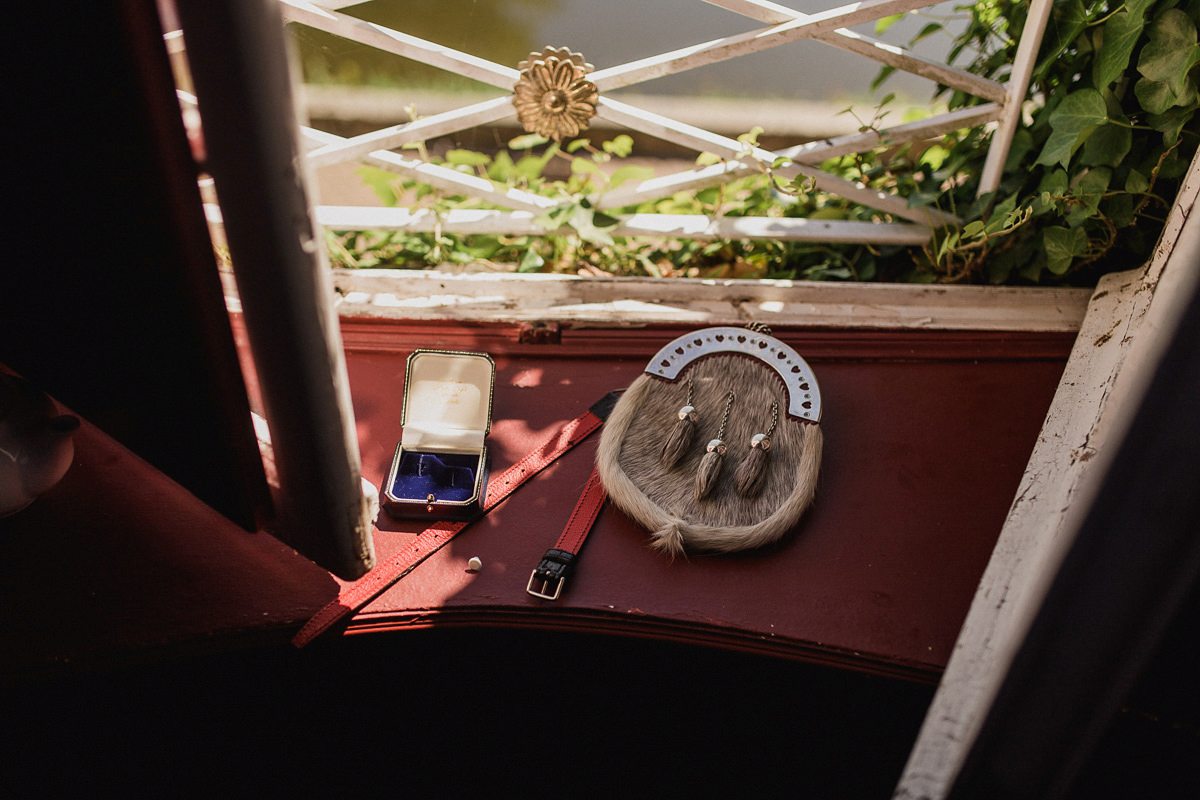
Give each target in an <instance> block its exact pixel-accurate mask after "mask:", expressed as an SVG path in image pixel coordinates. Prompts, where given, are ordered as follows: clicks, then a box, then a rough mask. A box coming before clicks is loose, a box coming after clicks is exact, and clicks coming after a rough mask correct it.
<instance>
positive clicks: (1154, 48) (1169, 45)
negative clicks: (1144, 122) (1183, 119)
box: [1134, 8, 1200, 114]
mask: <svg viewBox="0 0 1200 800" xmlns="http://www.w3.org/2000/svg"><path fill="white" fill-rule="evenodd" d="M1149 35H1150V41H1148V42H1147V43H1146V46H1145V47H1144V48H1143V49H1142V55H1141V58H1140V59H1138V67H1137V69H1138V72H1139V73H1141V75H1142V79H1141V80H1139V81H1138V82H1137V85H1136V86H1135V87H1134V93H1135V94H1136V95H1137V99H1138V102H1140V103H1141V104H1142V108H1144V109H1146V110H1147V111H1149V112H1150V113H1151V114H1163V113H1165V112H1166V111H1167V110H1168V109H1170V108H1172V107H1173V106H1190V105H1193V104H1195V102H1196V84H1195V82H1194V81H1193V80H1192V79H1191V76H1190V74H1189V73H1190V71H1191V68H1192V67H1194V66H1195V65H1196V64H1197V63H1200V44H1197V43H1196V26H1195V24H1193V23H1192V20H1191V19H1190V18H1189V17H1188V15H1187V14H1185V13H1184V12H1183V11H1181V10H1179V9H1178V8H1172V9H1169V10H1167V11H1164V12H1163V13H1162V14H1161V15H1160V16H1159V17H1158V18H1157V19H1155V20H1154V22H1153V23H1152V24H1151V26H1150V30H1149Z"/></svg>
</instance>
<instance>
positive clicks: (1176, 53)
mask: <svg viewBox="0 0 1200 800" xmlns="http://www.w3.org/2000/svg"><path fill="white" fill-rule="evenodd" d="M1027 11H1028V3H1025V2H1017V1H1016V0H985V1H984V2H980V3H976V4H975V5H974V6H973V7H972V22H971V24H970V25H969V26H968V28H967V30H966V31H965V32H964V34H963V36H962V37H961V38H960V43H963V42H969V43H970V46H971V47H972V48H973V49H975V50H976V51H977V52H978V55H977V56H976V57H975V58H974V60H973V61H972V63H971V64H970V65H969V66H968V67H967V68H968V69H970V70H971V71H973V72H977V73H979V74H982V75H984V76H987V77H991V78H994V79H998V80H1002V79H1004V78H1006V77H1007V72H1008V69H1009V67H1008V65H1009V64H1010V63H1011V61H1012V59H1013V58H1014V57H1015V54H1016V47H1017V44H1016V42H1015V41H1014V37H1015V36H1016V35H1017V34H1018V33H1019V32H1020V30H1021V26H1023V25H1024V23H1025V14H1026V12H1027ZM1198 20H1200V0H1128V1H1127V2H1124V3H1121V2H1116V1H1115V0H1100V1H1097V0H1092V1H1090V2H1089V0H1058V1H1057V2H1055V4H1054V8H1053V11H1052V15H1051V19H1050V23H1049V25H1048V27H1047V30H1046V35H1045V38H1044V40H1043V43H1042V48H1041V52H1040V53H1039V54H1038V60H1037V64H1036V67H1035V69H1034V73H1033V82H1032V86H1031V90H1030V98H1031V100H1030V102H1029V103H1028V104H1027V106H1026V114H1027V117H1028V119H1029V123H1028V124H1027V125H1025V126H1023V127H1022V128H1021V129H1020V130H1019V131H1018V133H1017V137H1016V141H1014V143H1013V149H1012V153H1011V154H1010V157H1009V159H1008V163H1007V164H1006V165H1005V169H1004V173H1003V176H1002V180H1001V184H1000V188H999V189H998V190H997V191H996V192H995V194H994V196H989V197H984V198H982V199H981V200H982V202H979V201H976V200H975V199H974V195H975V192H976V191H977V186H978V183H977V178H978V175H979V171H980V169H981V165H982V163H983V157H984V154H983V150H982V148H980V149H979V150H978V152H976V153H967V152H966V151H963V152H964V155H967V156H968V158H967V160H966V161H965V162H964V163H963V164H962V165H961V168H960V169H958V170H957V171H956V172H955V174H953V175H949V174H945V173H943V174H942V176H941V177H942V178H943V179H945V180H948V181H949V185H950V186H951V187H952V188H950V189H949V191H948V192H947V193H946V195H943V198H942V202H943V203H951V204H953V205H956V206H957V207H958V208H959V209H960V214H962V211H961V209H966V211H967V213H966V214H963V216H964V217H965V218H966V219H967V220H968V223H967V225H966V226H965V227H964V229H963V230H962V231H961V234H960V236H959V239H958V241H957V242H956V243H955V244H954V245H953V246H951V247H947V248H944V249H934V248H926V249H925V250H924V252H923V253H922V254H921V257H919V258H918V259H917V261H918V264H919V265H920V269H921V270H927V271H928V272H930V273H931V274H932V275H934V276H935V277H936V279H938V280H971V281H987V282H992V283H1027V282H1030V283H1061V282H1074V283H1085V282H1092V281H1094V280H1095V278H1096V277H1097V276H1098V275H1099V274H1101V273H1103V272H1106V271H1111V270H1119V269H1130V268H1133V267H1136V266H1139V265H1140V264H1142V263H1144V261H1145V260H1146V259H1147V258H1149V256H1150V254H1151V249H1152V248H1153V246H1154V243H1155V241H1156V240H1157V237H1158V234H1159V232H1160V231H1161V228H1162V223H1163V221H1164V218H1165V216H1166V213H1167V211H1168V209H1169V207H1170V204H1171V201H1172V200H1173V198H1174V196H1175V193H1176V191H1177V190H1178V185H1179V181H1180V180H1181V178H1182V176H1183V175H1184V173H1185V172H1186V170H1187V167H1188V164H1189V163H1190V161H1191V159H1192V156H1193V154H1194V153H1195V152H1196V146H1197V141H1198V139H1200V134H1198V125H1197V109H1198V108H1200V101H1198V97H1197V79H1198V77H1200V76H1198V74H1197V73H1198V70H1197V64H1200V44H1198V43H1197V32H1196V28H1197V21H1198ZM964 49H966V48H964ZM943 96H944V97H945V98H946V99H947V100H948V105H949V107H950V108H952V109H953V108H958V107H963V106H965V105H970V104H973V103H975V102H977V101H975V100H974V99H972V98H967V97H965V96H963V95H961V94H960V93H957V92H949V91H947V92H944V93H943ZM979 144H980V145H983V144H986V141H985V140H981V141H980V142H979ZM959 149H961V148H959ZM998 213H1003V214H1004V216H1005V219H1006V220H1011V219H1013V218H1014V217H1013V215H1014V213H1019V214H1020V215H1021V219H1022V220H1023V221H1022V222H1021V223H1020V224H1016V225H1009V226H1007V227H1005V228H1002V229H1001V234H1000V235H994V234H992V233H989V232H986V231H985V232H983V233H980V232H979V230H980V229H979V228H977V227H974V226H973V224H972V223H974V222H976V221H981V222H984V223H985V224H986V225H990V224H991V221H992V220H993V219H994V218H995V216H996V215H997V214H998Z"/></svg>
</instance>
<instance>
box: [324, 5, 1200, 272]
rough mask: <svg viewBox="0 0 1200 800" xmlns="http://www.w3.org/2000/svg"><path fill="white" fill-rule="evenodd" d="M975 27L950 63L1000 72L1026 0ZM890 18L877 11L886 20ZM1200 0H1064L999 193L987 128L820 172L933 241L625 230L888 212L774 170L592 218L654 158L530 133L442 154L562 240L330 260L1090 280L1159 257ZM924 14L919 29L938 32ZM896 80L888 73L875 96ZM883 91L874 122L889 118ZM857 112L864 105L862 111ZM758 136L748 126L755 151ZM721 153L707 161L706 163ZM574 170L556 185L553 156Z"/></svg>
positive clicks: (389, 237)
mask: <svg viewBox="0 0 1200 800" xmlns="http://www.w3.org/2000/svg"><path fill="white" fill-rule="evenodd" d="M960 10H964V11H966V12H968V14H969V22H968V23H967V25H966V27H965V28H964V29H962V30H961V32H960V33H958V34H956V35H955V40H954V43H953V47H952V49H951V52H950V58H951V61H952V63H958V62H959V61H962V62H963V63H962V64H961V66H963V67H964V68H966V69H969V70H971V71H973V72H976V73H978V74H981V75H984V76H986V77H989V78H993V79H996V80H1005V79H1007V77H1008V72H1009V70H1010V69H1011V65H1012V63H1013V59H1014V57H1015V54H1016V48H1017V38H1018V36H1019V34H1020V31H1021V29H1022V27H1023V25H1024V24H1025V17H1026V14H1027V12H1028V10H1029V3H1028V2H1027V0H981V1H980V2H976V3H973V4H970V5H967V6H963V7H961V8H960ZM891 21H892V20H882V21H881V22H880V25H879V27H880V28H884V27H886V26H887V25H888V24H890V22H891ZM1198 25H1200V0H1126V1H1125V2H1117V1H1116V0H1091V1H1089V0H1057V2H1055V4H1054V7H1053V11H1052V16H1051V19H1050V23H1049V26H1048V28H1047V32H1046V35H1045V38H1044V40H1043V43H1042V48H1041V52H1040V53H1039V57H1038V61H1037V64H1036V67H1035V69H1034V72H1033V78H1032V85H1031V89H1030V95H1029V100H1028V102H1027V103H1026V106H1025V116H1026V120H1025V121H1026V124H1024V125H1022V126H1021V127H1020V128H1019V129H1018V132H1017V134H1016V137H1015V139H1014V142H1013V146H1012V149H1011V151H1010V154H1009V157H1008V160H1007V163H1006V164H1005V167H1004V171H1003V176H1002V179H1001V182H1000V186H999V188H998V189H997V190H996V191H995V192H992V193H989V194H986V195H984V196H982V197H980V196H977V195H978V185H979V183H978V182H979V176H980V173H981V171H982V167H983V163H984V160H985V158H986V154H987V146H988V144H989V137H990V135H991V134H990V132H989V131H987V130H982V129H971V130H963V131H957V132H953V133H951V134H948V135H946V136H945V137H943V138H942V139H941V140H939V141H938V142H935V143H928V142H926V143H922V144H920V145H913V146H909V147H906V148H901V149H899V150H897V149H896V148H881V149H880V150H878V151H876V152H868V153H860V154H853V155H849V156H844V157H841V158H839V159H835V160H833V161H830V162H828V163H826V164H824V165H822V166H823V168H824V169H826V170H828V171H830V172H833V173H835V174H838V175H841V176H842V177H845V178H848V179H850V180H854V181H857V182H860V183H864V184H866V185H868V186H872V187H877V188H880V189H883V190H886V191H889V192H898V193H900V194H903V195H904V196H907V197H909V198H910V199H911V202H913V203H914V204H924V205H931V206H935V207H938V208H941V209H943V210H946V211H950V212H952V213H954V214H956V215H958V216H959V217H960V218H962V219H963V220H964V224H963V225H962V226H961V227H957V228H946V229H943V230H939V231H937V232H936V233H935V236H934V237H933V239H932V241H931V242H930V243H929V244H928V245H926V246H924V247H901V246H891V247H879V246H867V245H844V244H842V245H835V244H821V245H814V244H812V243H795V242H773V241H715V242H711V241H707V242H698V241H689V240H649V239H646V240H637V241H634V240H624V239H620V238H616V237H613V236H612V235H611V231H612V229H613V228H614V227H615V225H616V222H617V219H616V217H617V216H620V215H621V214H623V213H632V212H636V211H657V212H666V213H690V214H697V213H699V214H709V215H713V216H716V215H725V216H738V215H766V216H772V215H773V216H793V217H807V218H827V219H829V218H833V219H863V220H871V219H879V218H880V215H879V212H877V211H874V210H872V209H867V208H863V207H860V206H856V205H855V204H853V203H849V202H847V201H845V200H842V199H840V198H836V197H830V196H828V195H824V194H823V193H820V192H816V191H814V190H813V189H812V187H811V186H810V185H808V184H807V182H806V181H804V180H803V179H800V180H797V181H794V182H790V183H789V182H785V181H781V180H779V179H777V178H776V177H775V176H773V175H772V174H771V170H770V168H769V167H766V168H764V170H763V173H762V174H759V175H754V176H750V177H747V178H742V179H740V180H738V181H735V182H733V183H731V184H727V185H726V186H723V187H719V188H712V189H705V190H703V191H700V192H694V193H680V194H677V195H675V196H672V197H670V198H665V199H662V200H656V201H653V202H649V203H644V204H642V205H639V206H635V207H630V208H626V209H619V210H616V211H612V212H609V213H604V212H600V211H598V210H596V209H595V208H594V207H593V205H592V202H593V201H592V198H594V197H595V196H596V195H597V194H598V193H602V192H603V191H606V190H608V189H611V188H615V186H616V185H619V184H620V183H622V182H624V181H626V180H632V179H640V178H642V177H644V175H643V174H642V168H637V167H621V168H617V169H615V170H614V169H612V166H611V165H610V164H608V163H607V162H609V161H610V159H612V158H614V157H617V158H620V157H624V156H627V155H629V153H630V149H631V147H632V140H631V139H629V137H627V136H618V137H616V138H614V139H613V140H612V141H610V142H603V143H600V144H599V145H597V146H593V144H592V142H590V141H589V140H586V139H580V140H577V141H574V142H569V143H565V144H563V145H561V146H560V145H559V144H557V143H549V142H546V141H545V140H543V139H540V138H538V137H528V136H524V137H518V139H515V140H513V141H512V142H510V143H509V147H508V148H507V149H502V150H500V151H499V152H498V153H495V154H485V153H477V152H473V151H465V150H453V151H450V152H449V153H446V154H445V155H444V157H442V158H441V159H440V160H441V161H442V163H446V164H449V165H451V166H453V167H455V168H457V169H462V170H467V171H474V172H476V173H478V174H480V175H483V176H486V177H487V178H489V179H491V180H493V181H495V182H496V183H498V184H500V185H507V186H518V187H521V188H524V189H527V190H531V191H537V192H540V193H542V194H545V195H547V196H551V197H555V198H556V199H558V200H559V201H560V205H559V206H558V207H557V208H556V209H555V210H554V211H552V212H550V213H549V214H548V215H547V216H546V218H545V219H544V220H542V221H543V223H545V224H548V225H550V226H551V227H554V226H561V227H562V229H564V230H568V231H573V234H572V235H569V236H549V237H535V236H455V235H450V234H446V233H444V232H440V231H437V232H434V233H432V234H413V233H405V232H371V231H367V232H352V233H334V234H330V243H331V251H332V253H333V257H334V262H335V264H339V265H346V266H434V265H438V264H443V263H446V262H473V261H475V262H477V261H486V262H488V263H490V264H492V265H496V266H497V267H499V268H504V267H505V266H507V268H510V269H516V270H519V271H558V272H585V273H612V274H622V275H650V276H654V277H673V276H700V277H747V278H752V277H775V278H804V279H833V280H837V279H852V280H891V281H897V280H899V281H917V282H973V283H993V284H1048V283H1089V282H1093V281H1094V280H1095V278H1096V277H1097V276H1098V275H1099V274H1101V273H1103V272H1107V271H1112V270H1119V269H1129V268H1133V267H1136V266H1139V265H1140V264H1142V263H1144V262H1145V260H1146V259H1147V258H1148V257H1149V255H1150V252H1151V250H1152V248H1153V246H1154V244H1155V241H1156V239H1157V237H1158V235H1159V232H1160V231H1161V229H1162V225H1163V222H1164V221H1165V217H1166V214H1167V211H1168V210H1169V208H1170V205H1171V202H1172V200H1173V198H1174V196H1175V193H1176V192H1177V190H1178V187H1179V184H1180V182H1181V180H1182V178H1183V176H1184V175H1185V173H1186V171H1187V169H1188V166H1189V164H1190V162H1191V159H1192V157H1193V155H1194V154H1195V152H1196V149H1197V144H1198V141H1200V130H1198V129H1200V125H1198V122H1200V117H1198V115H1197V111H1198V109H1200V93H1198V91H1197V81H1198V77H1200V75H1198V73H1200V66H1198V65H1200V42H1198V39H1197V27H1198ZM944 32H945V31H944V28H943V23H942V22H941V21H938V20H931V21H930V22H929V23H928V24H927V25H926V26H925V27H924V28H923V29H922V30H921V32H920V33H919V34H918V38H923V37H926V36H931V35H936V34H939V33H944ZM888 75H889V71H888V70H886V69H885V70H884V71H883V72H881V74H880V76H879V78H878V79H877V81H876V88H878V87H879V86H880V85H883V84H884V83H885V82H886V79H887V77H888ZM935 101H937V102H940V103H941V104H943V105H944V106H945V107H947V108H949V109H951V110H953V109H957V108H963V107H966V106H969V105H972V104H976V103H978V102H980V101H979V100H978V99H977V98H974V97H971V96H968V95H965V94H962V93H960V92H957V91H951V90H949V89H945V88H942V89H940V90H939V91H938V92H937V93H936V97H935ZM890 102H891V96H890V95H888V96H885V97H884V99H883V101H882V102H881V103H880V104H879V106H878V107H877V108H876V109H875V110H874V113H873V114H872V115H864V114H857V113H856V118H857V119H858V120H859V123H860V126H861V127H862V128H863V129H869V128H881V127H884V123H885V122H887V123H888V124H890V123H891V120H888V119H885V118H886V117H888V115H889V114H890V113H891V111H890V110H889V108H888V106H889V103H890ZM852 113H853V112H852ZM759 132H760V131H759V130H758V129H756V130H755V131H751V132H749V133H747V134H746V135H744V136H743V137H741V138H742V140H743V141H744V142H746V143H747V145H748V146H749V145H750V144H752V143H753V142H754V137H755V136H756V135H757V133H759ZM713 158H715V157H714V156H710V155H708V154H703V155H702V156H701V157H700V159H699V162H700V163H706V162H707V161H711V160H712V159H713ZM556 164H559V165H561V166H563V170H560V173H561V172H563V171H564V170H565V174H566V177H558V178H552V177H550V175H551V174H552V173H553V169H552V168H553V167H554V165H556ZM363 175H364V178H365V179H366V180H367V182H368V183H369V184H370V185H372V187H373V188H375V189H376V191H377V192H378V193H379V194H380V196H381V197H382V198H383V199H384V200H385V201H386V202H389V203H397V202H406V203H412V202H416V203H418V204H424V205H425V206H426V207H429V208H432V209H434V210H438V209H449V208H468V207H477V206H478V205H479V203H478V201H475V200H472V199H470V198H467V197H462V196H444V195H441V194H439V193H438V192H436V191H435V190H433V189H432V188H430V187H428V186H424V185H422V184H419V183H417V182H415V181H411V180H401V179H399V178H397V177H396V176H395V175H392V174H390V173H386V172H383V171H380V170H371V169H366V170H364V172H363Z"/></svg>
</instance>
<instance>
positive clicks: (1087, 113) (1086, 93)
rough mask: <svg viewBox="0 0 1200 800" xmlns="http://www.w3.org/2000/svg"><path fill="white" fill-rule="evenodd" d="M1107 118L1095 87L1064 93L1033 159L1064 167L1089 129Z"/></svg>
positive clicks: (1105, 109)
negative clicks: (1038, 153) (1046, 133)
mask: <svg viewBox="0 0 1200 800" xmlns="http://www.w3.org/2000/svg"><path fill="white" fill-rule="evenodd" d="M1107 122H1108V109H1107V108H1106V107H1105V105H1104V97H1103V96H1102V95H1101V94H1100V92H1098V91H1096V90H1095V89H1080V90H1079V91H1077V92H1074V93H1073V94H1069V95H1067V96H1066V97H1065V98H1064V99H1063V101H1062V102H1061V103H1060V104H1059V106H1058V108H1057V109H1055V111H1054V113H1053V114H1051V115H1050V127H1051V129H1052V131H1053V132H1052V133H1051V134H1050V137H1049V138H1048V139H1047V140H1046V145H1045V147H1043V148H1042V152H1041V155H1039V156H1038V159H1037V163H1039V164H1045V165H1047V166H1053V165H1055V164H1059V165H1061V166H1063V167H1064V168H1065V167H1066V166H1067V164H1068V163H1069V162H1070V160H1071V156H1073V155H1075V151H1076V150H1077V149H1078V148H1079V146H1080V145H1081V144H1083V140H1084V138H1086V137H1087V136H1088V135H1089V134H1091V133H1092V131H1094V130H1096V128H1098V127H1099V126H1101V125H1104V124H1105V123H1107Z"/></svg>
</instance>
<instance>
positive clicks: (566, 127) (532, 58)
mask: <svg viewBox="0 0 1200 800" xmlns="http://www.w3.org/2000/svg"><path fill="white" fill-rule="evenodd" d="M517 69H518V70H520V72H521V77H520V78H519V79H518V80H517V83H516V85H515V86H513V106H514V107H515V108H516V109H517V119H518V120H519V121H520V123H521V125H522V127H524V129H525V130H526V131H527V132H529V133H536V134H540V135H542V136H545V137H547V138H549V139H553V140H554V141H556V142H558V141H562V140H563V139H564V138H570V137H572V136H578V135H579V133H580V132H581V131H585V130H587V127H588V125H589V124H590V123H591V119H592V117H594V116H596V103H597V102H598V101H599V99H600V92H599V90H597V89H596V84H594V83H592V82H591V81H589V80H588V79H587V74H588V73H589V72H591V71H592V70H593V69H594V68H593V67H592V65H591V64H588V63H587V62H585V61H584V60H583V56H582V55H580V54H579V53H573V52H571V51H570V50H568V49H567V48H565V47H558V48H555V47H547V48H545V49H543V50H542V52H540V53H530V54H529V58H527V59H525V60H524V61H522V62H521V63H520V64H518V65H517Z"/></svg>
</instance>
